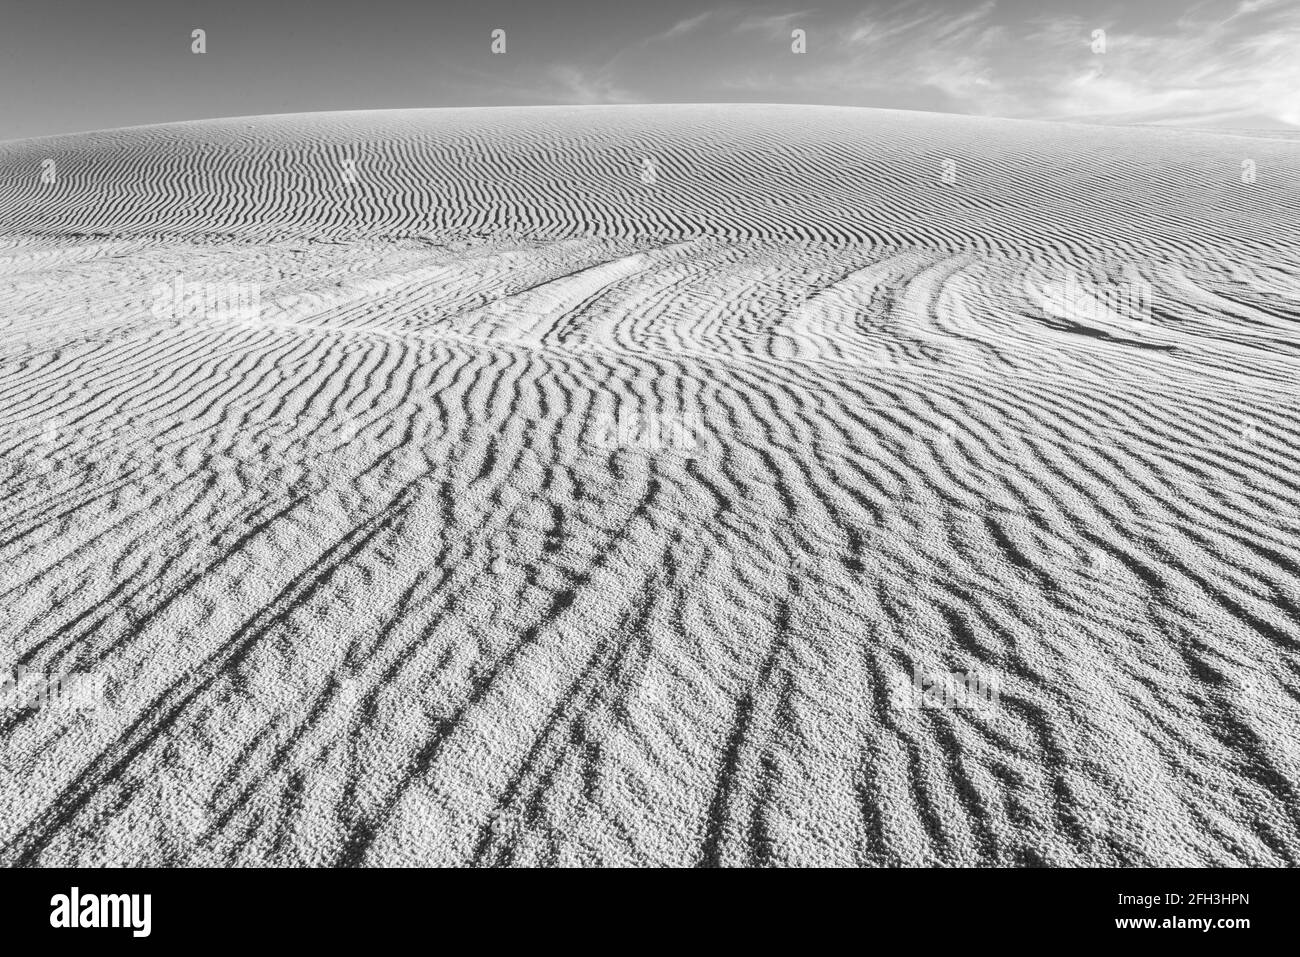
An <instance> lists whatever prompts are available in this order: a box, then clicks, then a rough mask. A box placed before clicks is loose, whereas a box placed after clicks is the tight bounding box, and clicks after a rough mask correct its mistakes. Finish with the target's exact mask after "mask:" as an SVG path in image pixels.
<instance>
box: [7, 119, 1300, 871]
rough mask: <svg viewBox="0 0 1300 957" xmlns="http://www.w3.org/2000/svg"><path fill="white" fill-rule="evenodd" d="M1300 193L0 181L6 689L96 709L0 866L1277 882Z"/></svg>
mask: <svg viewBox="0 0 1300 957" xmlns="http://www.w3.org/2000/svg"><path fill="white" fill-rule="evenodd" d="M1245 160H1249V161H1251V162H1252V163H1253V164H1254V168H1255V169H1256V171H1257V178H1256V181H1255V182H1253V183H1244V182H1242V169H1243V167H1242V163H1243V161H1245ZM46 161H52V163H47V162H46ZM43 171H51V172H52V174H53V175H52V179H53V181H52V182H42V172H43ZM1298 174H1300V155H1298V154H1297V141H1296V140H1295V138H1290V139H1288V138H1286V137H1285V136H1283V135H1280V134H1279V135H1276V136H1270V135H1267V134H1260V135H1254V136H1252V135H1241V134H1233V135H1225V134H1209V133H1198V132H1190V131H1178V130H1169V129H1107V128H1099V127H1083V126H1068V125H1059V124H1047V123H1031V122H1017V121H1002V120H990V119H981V118H968V117H954V116H942V115H937V114H915V113H901V112H892V111H874V110H850V109H830V108H810V107H772V106H745V107H694V106H692V107H610V108H573V109H567V108H533V109H498V110H429V111H388V112H375V113H338V114H320V115H303V116H280V117H263V118H250V119H239V120H223V121H211V122H202V123H187V124H178V125H171V126H163V127H141V128H133V129H126V130H113V131H106V132H100V133H90V134H83V135H78V136H67V137H57V138H50V139H43V140H29V141H22V142H13V143H5V144H0V455H2V456H3V458H2V459H0V493H2V495H0V609H3V610H0V669H9V670H13V669H14V668H16V667H18V666H22V667H25V668H27V669H29V671H31V672H37V673H45V674H49V675H52V676H57V675H67V674H71V673H85V674H91V675H95V676H99V677H102V679H103V680H104V682H105V692H106V700H105V701H104V702H103V703H102V704H101V705H100V706H99V707H98V708H97V709H94V710H90V709H69V708H66V707H63V708H60V707H54V706H46V707H42V708H37V709H26V710H17V709H15V708H12V707H10V708H8V709H5V710H0V740H2V741H3V745H0V862H3V863H5V864H15V863H39V864H72V863H77V864H109V863H111V864H157V863H182V864H205V863H212V864H264V863H269V864H285V865H289V864H317V865H330V864H335V865H337V864H426V863H456V864H462V863H463V864H470V863H476V864H539V863H562V864H579V863H583V864H591V863H599V864H675V865H691V864H724V865H740V864H815V863H821V864H900V863H901V864H1041V863H1047V864H1271V865H1278V864H1295V863H1297V855H1298V854H1300V793H1298V791H1297V789H1298V788H1300V752H1298V745H1297V741H1300V657H1298V655H1297V651H1298V650H1300V610H1298V606H1300V564H1298V563H1300V506H1298V503H1300V470H1298V469H1297V461H1298V460H1300V453H1298V452H1297V445H1298V441H1300V376H1298V373H1300V324H1298V321H1300V232H1298V231H1297V227H1296V223H1297V216H1298V215H1300V177H1298ZM46 178H47V179H49V178H51V177H50V176H47V177H46ZM1117 290H1118V291H1120V293H1122V294H1123V295H1121V296H1120V297H1119V299H1115V298H1110V299H1108V298H1107V297H1108V296H1109V295H1111V294H1112V293H1114V292H1116V291H1117ZM1135 291H1136V294H1134V295H1131V296H1129V297H1128V298H1125V295H1127V294H1130V293H1134V292H1135ZM177 293H179V294H180V295H179V296H177ZM187 295H188V296H191V298H190V299H189V300H187V299H186V296H187ZM193 297H197V298H193ZM250 297H251V298H250ZM177 302H179V303H180V305H181V308H176V309H174V308H172V306H173V305H175V304H176V303H177ZM250 302H255V308H253V309H251V310H244V309H240V308H234V305H235V304H241V303H242V304H243V305H245V306H247V305H248V304H249V303H250ZM1116 302H1119V303H1120V304H1121V306H1123V304H1124V303H1128V304H1129V306H1132V305H1133V304H1134V303H1137V304H1139V305H1140V306H1141V307H1142V308H1140V309H1137V310H1134V309H1131V308H1127V307H1122V308H1112V307H1113V306H1114V305H1115V303H1116ZM187 303H188V305H187ZM1081 303H1082V304H1083V305H1082V306H1081ZM1098 303H1101V304H1102V305H1101V306H1099V305H1097V304H1098ZM1107 303H1109V305H1106V304H1107ZM971 673H976V674H978V675H979V676H980V677H981V680H982V681H983V682H984V685H983V687H985V689H986V690H987V689H988V688H989V687H991V688H992V689H993V691H994V692H995V693H994V694H993V695H992V696H991V697H990V696H988V695H987V694H986V695H984V696H983V697H979V696H978V695H977V696H974V697H972V696H970V695H967V696H966V697H962V696H961V695H960V694H959V695H957V696H956V697H955V698H953V697H951V696H950V697H948V698H943V696H940V700H939V701H938V703H937V705H936V702H935V700H933V699H929V698H927V697H926V696H925V694H923V693H921V692H919V691H917V686H918V684H920V685H921V686H922V688H924V687H933V686H934V684H933V681H932V679H935V678H936V676H937V677H938V678H942V676H951V675H954V674H956V675H969V674H971ZM939 683H940V684H942V681H940V682H939ZM913 692H917V693H916V694H913Z"/></svg>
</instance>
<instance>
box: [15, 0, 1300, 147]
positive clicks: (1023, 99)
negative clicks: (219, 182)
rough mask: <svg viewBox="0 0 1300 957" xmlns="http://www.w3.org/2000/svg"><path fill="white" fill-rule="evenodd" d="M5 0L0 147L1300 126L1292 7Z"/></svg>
mask: <svg viewBox="0 0 1300 957" xmlns="http://www.w3.org/2000/svg"><path fill="white" fill-rule="evenodd" d="M0 3H2V4H3V6H2V7H0V140H8V139H18V138H24V137H29V136H44V135H50V134H56V133H69V132H78V131H83V130H92V129H107V128H112V127H119V126H133V125H139V124H145V123H163V122H171V121H175V120H194V119H206V118H211V117H221V116H247V115H254V114H266V113H292V112H301V111H312V110H345V109H387V108H404V107H436V106H510V105H531V104H597V103H724V102H772V103H817V104H831V105H843V106H867V107H887V108H893V109H911V110H931V111H940V112H949V113H965V114H974V115H988V116H1005V117H1017V118H1029V119H1054V120H1075V121H1082V122H1094V123H1158V124H1176V125H1186V126H1243V127H1274V128H1278V127H1280V128H1292V127H1300V0H1138V2H1128V3H1116V4H1108V3H1106V2H1105V0H1071V2H1064V0H974V2H960V3H959V2H955V0H946V2H943V0H881V2H872V0H857V2H839V0H831V2H817V0H809V2H799V0H796V2H795V3H794V4H793V5H791V4H788V3H767V2H764V0H748V2H717V0H700V2H693V0H654V2H642V0H531V2H501V0H475V2H457V3H445V2H436V0H435V2H417V0H364V2H358V0H350V2H344V0H277V2H272V0H112V2H108V0H0ZM196 29H202V30H203V31H205V40H206V51H205V52H203V53H194V52H192V45H193V42H194V41H193V39H192V33H193V31H194V30H196ZM494 30H503V31H504V32H505V33H504V37H505V52H504V53H493V51H492V42H493V41H492V33H493V31H494ZM794 31H803V33H802V36H803V43H804V47H805V49H804V52H795V50H794V49H793V48H794V46H795V45H796V40H795V37H794ZM1098 31H1102V32H1100V33H1099V32H1098Z"/></svg>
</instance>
